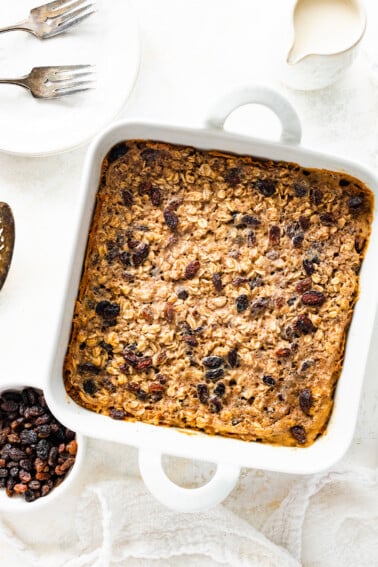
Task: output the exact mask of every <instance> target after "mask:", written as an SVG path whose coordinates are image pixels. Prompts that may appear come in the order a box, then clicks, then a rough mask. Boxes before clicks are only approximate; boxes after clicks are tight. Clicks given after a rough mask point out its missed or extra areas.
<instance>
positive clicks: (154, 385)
mask: <svg viewBox="0 0 378 567" xmlns="http://www.w3.org/2000/svg"><path fill="white" fill-rule="evenodd" d="M148 391H149V392H150V394H156V393H160V392H165V386H164V385H163V384H161V383H160V382H151V384H149V385H148Z"/></svg>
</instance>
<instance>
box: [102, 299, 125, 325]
mask: <svg viewBox="0 0 378 567" xmlns="http://www.w3.org/2000/svg"><path fill="white" fill-rule="evenodd" d="M120 310H121V309H120V306H119V305H118V303H111V302H110V301H107V300H104V301H100V302H99V303H97V305H96V313H97V315H100V317H102V318H103V319H105V320H110V319H111V320H113V319H114V318H115V317H117V316H118V315H119V313H120Z"/></svg>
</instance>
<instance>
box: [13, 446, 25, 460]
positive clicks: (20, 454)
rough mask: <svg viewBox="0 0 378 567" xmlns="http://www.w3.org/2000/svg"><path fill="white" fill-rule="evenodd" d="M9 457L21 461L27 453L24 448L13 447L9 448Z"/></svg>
mask: <svg viewBox="0 0 378 567" xmlns="http://www.w3.org/2000/svg"><path fill="white" fill-rule="evenodd" d="M9 457H10V459H11V460H12V461H16V462H19V461H21V459H25V457H26V453H25V451H23V450H22V449H18V448H17V447H12V448H11V449H10V450H9Z"/></svg>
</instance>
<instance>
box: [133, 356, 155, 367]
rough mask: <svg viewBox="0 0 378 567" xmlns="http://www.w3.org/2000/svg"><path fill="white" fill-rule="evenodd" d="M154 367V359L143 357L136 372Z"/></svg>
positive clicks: (137, 365)
mask: <svg viewBox="0 0 378 567" xmlns="http://www.w3.org/2000/svg"><path fill="white" fill-rule="evenodd" d="M150 366H152V358H151V357H150V356H141V357H140V358H139V359H138V363H137V364H136V365H135V368H136V370H144V369H145V368H149V367H150Z"/></svg>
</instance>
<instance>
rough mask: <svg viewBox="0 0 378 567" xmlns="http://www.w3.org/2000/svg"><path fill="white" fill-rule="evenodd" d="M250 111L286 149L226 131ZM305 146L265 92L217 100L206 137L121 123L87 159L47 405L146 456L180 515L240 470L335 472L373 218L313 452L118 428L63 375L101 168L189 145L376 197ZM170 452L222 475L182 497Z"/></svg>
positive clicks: (293, 120) (363, 324)
mask: <svg viewBox="0 0 378 567" xmlns="http://www.w3.org/2000/svg"><path fill="white" fill-rule="evenodd" d="M247 103H259V104H264V105H266V106H269V107H270V108H272V109H273V110H274V111H275V112H276V114H277V115H278V117H279V118H280V120H281V122H282V136H281V141H280V142H276V143H274V142H268V141H262V140H258V139H253V138H247V137H242V136H238V135H235V134H231V133H227V132H225V131H224V130H223V123H224V121H225V119H226V118H227V116H228V115H229V114H230V112H231V111H233V110H234V109H235V108H237V107H238V106H241V105H243V104H247ZM300 137H301V128H300V123H299V120H298V117H297V115H296V113H295V111H294V110H293V108H292V107H291V106H290V104H289V103H288V102H287V101H286V100H285V99H284V98H282V96H281V95H279V94H278V93H276V92H274V91H271V90H270V89H267V88H263V87H249V88H245V89H242V90H239V91H238V92H236V93H232V94H231V95H229V96H227V97H225V98H224V99H223V100H222V101H220V103H219V105H218V107H217V108H216V110H215V112H214V113H213V114H212V117H211V119H210V120H209V121H208V123H207V125H206V126H205V127H204V128H202V129H187V128H179V127H167V126H163V125H156V124H148V123H135V122H128V121H124V122H120V123H116V124H114V125H112V126H111V127H109V128H108V129H107V130H106V131H105V132H103V133H102V134H101V135H100V136H99V137H98V138H97V139H96V140H95V141H94V142H93V143H92V144H91V146H90V149H89V150H88V154H87V158H86V162H85V167H84V173H83V180H82V186H81V189H80V207H79V214H78V217H77V219H76V230H75V242H76V245H75V247H74V248H73V250H72V255H71V262H70V265H69V267H68V270H67V284H66V292H65V296H64V297H63V298H62V302H61V313H60V324H59V327H58V332H57V335H56V337H55V348H54V352H53V353H52V356H51V361H50V374H49V381H48V383H47V384H46V388H45V394H46V399H47V403H48V405H49V406H50V408H51V410H52V411H53V413H54V414H55V415H56V416H57V417H58V419H60V420H61V421H62V422H63V423H65V424H67V426H69V427H70V428H72V429H74V430H75V431H78V432H80V433H82V434H85V435H88V436H91V437H97V438H101V439H107V440H110V441H116V442H119V443H125V444H129V445H133V446H135V447H139V449H140V468H141V473H142V476H143V478H144V480H145V482H146V484H147V486H148V487H149V489H150V490H151V492H152V493H153V494H154V495H155V496H156V497H157V498H158V499H159V500H160V501H162V502H163V503H164V504H166V505H167V506H170V507H171V508H174V509H176V510H181V511H193V510H199V509H204V508H207V507H209V506H211V505H214V504H216V503H218V502H220V501H221V500H223V498H225V497H226V496H227V494H228V493H229V492H230V490H231V489H232V488H233V487H234V485H235V484H236V482H237V479H238V475H239V471H240V467H250V468H259V469H266V470H272V471H281V472H285V473H295V474H310V473H316V472H318V471H321V470H323V469H326V468H328V467H330V466H331V465H332V464H334V463H335V462H336V461H337V460H339V459H340V458H341V457H342V455H343V454H344V453H345V451H346V450H347V448H348V446H349V444H350V442H351V440H352V438H353V433H354V428H355V424H356V420H357V414H358V407H359V399H360V394H361V389H362V384H363V378H364V373H365V366H366V361H367V356H368V351H369V344H370V338H371V334H372V329H373V323H374V317H375V311H376V305H377V297H378V286H377V285H376V282H377V281H378V262H377V261H376V258H377V257H378V233H377V232H378V231H377V220H376V215H375V218H374V221H373V226H372V235H371V239H370V243H369V246H368V250H367V253H366V257H365V260H364V263H363V267H362V270H361V274H360V298H359V300H358V302H357V304H356V307H355V310H354V314H353V319H352V323H351V326H350V330H349V334H348V339H347V344H346V352H345V359H344V364H343V370H342V374H341V376H340V379H339V381H338V385H337V389H336V394H335V403H334V408H333V412H332V416H331V419H330V421H329V425H328V428H327V432H326V433H325V434H324V435H322V436H321V437H320V438H319V439H318V440H317V441H316V442H315V443H314V444H313V445H312V446H310V447H305V448H295V447H279V446H271V445H268V444H260V443H254V442H245V441H241V440H237V439H230V438H225V437H221V436H209V435H206V434H203V433H197V432H192V431H190V432H188V431H182V430H180V429H177V428H168V427H162V426H154V425H149V424H145V423H141V422H118V421H114V420H112V419H110V418H109V417H106V416H103V415H98V414H95V413H93V412H90V411H88V410H86V409H84V408H82V407H80V406H78V405H77V404H76V403H75V402H74V401H73V400H71V399H70V398H69V397H68V396H67V394H66V391H65V388H64V384H63V375H62V368H63V361H64V357H65V353H66V348H67V344H68V340H69V336H70V331H71V320H72V315H73V309H74V304H75V299H76V296H77V291H78V286H79V281H80V276H81V271H82V265H83V259H84V255H85V249H86V243H87V236H88V231H89V226H90V222H91V216H92V211H93V207H94V202H95V195H96V192H97V189H98V185H99V178H100V172H101V164H102V161H103V159H104V157H105V155H106V154H107V152H108V151H109V150H110V149H111V148H112V147H113V146H114V145H115V144H117V143H119V142H121V141H124V140H127V139H135V138H139V139H149V140H159V141H164V142H170V143H177V144H184V145H192V146H195V147H197V148H200V149H218V150H224V151H227V152H233V153H239V154H250V155H252V156H257V157H262V158H269V159H274V160H285V161H289V162H297V163H299V164H300V165H301V166H303V167H312V168H324V169H330V170H334V171H343V172H346V173H348V174H350V175H353V176H355V177H357V178H358V179H360V180H361V181H363V182H364V183H366V184H367V186H368V187H370V188H371V189H372V191H373V192H374V193H375V194H376V193H377V190H378V179H377V178H376V177H375V175H374V174H373V173H372V172H371V171H369V170H368V169H367V168H365V167H363V166H361V165H358V164H356V163H353V162H351V161H348V160H345V159H342V158H338V157H334V156H330V155H326V154H320V153H316V152H313V151H309V150H306V149H303V148H302V147H300V146H299V142H300ZM188 433H189V434H188ZM164 453H165V454H169V455H175V456H181V457H188V458H193V459H198V460H204V461H210V462H213V463H216V464H217V465H218V468H217V472H216V474H215V476H214V477H213V479H212V480H211V481H210V483H208V484H207V485H205V486H203V487H201V488H198V489H192V490H188V489H183V488H181V487H178V486H176V485H174V484H173V483H172V482H171V481H170V480H169V479H168V478H167V477H166V476H165V473H164V471H163V469H162V465H161V456H162V454H164Z"/></svg>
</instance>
